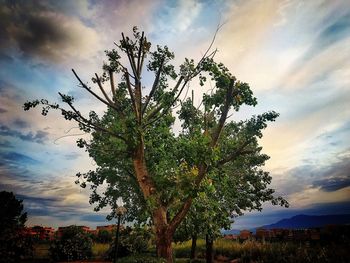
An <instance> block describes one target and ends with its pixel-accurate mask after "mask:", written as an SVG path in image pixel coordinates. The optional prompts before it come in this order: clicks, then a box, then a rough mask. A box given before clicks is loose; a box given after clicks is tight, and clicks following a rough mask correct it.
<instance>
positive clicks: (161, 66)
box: [142, 58, 164, 115]
mask: <svg viewBox="0 0 350 263" xmlns="http://www.w3.org/2000/svg"><path fill="white" fill-rule="evenodd" d="M163 63H164V58H163V59H162V60H161V62H160V66H159V69H158V71H157V74H156V77H155V79H154V82H153V85H152V89H151V91H150V93H149V94H148V97H147V100H146V102H145V104H144V106H143V108H142V115H143V114H144V113H145V111H146V109H147V106H148V103H149V102H150V101H151V99H152V97H153V95H154V93H155V91H156V89H157V87H158V83H159V77H160V74H161V72H162V69H163Z"/></svg>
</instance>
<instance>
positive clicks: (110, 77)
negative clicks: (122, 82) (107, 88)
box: [108, 70, 117, 103]
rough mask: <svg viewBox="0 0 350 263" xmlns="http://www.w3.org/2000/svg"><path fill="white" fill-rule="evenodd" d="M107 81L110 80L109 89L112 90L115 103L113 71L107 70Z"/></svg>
mask: <svg viewBox="0 0 350 263" xmlns="http://www.w3.org/2000/svg"><path fill="white" fill-rule="evenodd" d="M108 73H109V82H110V85H111V91H112V94H113V100H114V103H116V101H115V100H116V99H117V98H116V96H117V94H116V91H115V85H114V76H113V71H111V70H110V71H109V72H108Z"/></svg>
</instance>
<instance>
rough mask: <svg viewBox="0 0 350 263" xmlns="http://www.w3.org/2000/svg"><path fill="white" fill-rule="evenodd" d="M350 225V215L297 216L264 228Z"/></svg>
mask: <svg viewBox="0 0 350 263" xmlns="http://www.w3.org/2000/svg"><path fill="white" fill-rule="evenodd" d="M346 224H350V214H346V215H322V216H309V215H296V216H293V217H291V218H288V219H282V220H280V221H278V222H277V223H275V224H271V225H265V226H262V228H265V229H271V228H289V229H293V228H312V227H322V226H325V225H346Z"/></svg>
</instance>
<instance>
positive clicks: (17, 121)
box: [12, 119, 30, 129]
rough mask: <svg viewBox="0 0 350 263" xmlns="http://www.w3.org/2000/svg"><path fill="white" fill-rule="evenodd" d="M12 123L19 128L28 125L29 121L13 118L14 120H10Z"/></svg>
mask: <svg viewBox="0 0 350 263" xmlns="http://www.w3.org/2000/svg"><path fill="white" fill-rule="evenodd" d="M12 125H13V126H15V127H17V128H20V129H23V128H28V127H30V124H29V122H27V121H25V120H21V119H15V120H14V121H13V122H12Z"/></svg>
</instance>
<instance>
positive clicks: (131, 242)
mask: <svg viewBox="0 0 350 263" xmlns="http://www.w3.org/2000/svg"><path fill="white" fill-rule="evenodd" d="M152 238H153V236H152V231H151V230H150V229H146V228H138V227H134V228H130V227H127V228H126V229H124V230H123V231H121V232H120V235H119V246H118V258H122V257H126V256H130V255H135V254H140V253H148V252H149V250H150V246H151V242H152ZM114 242H115V237H114V238H113V242H112V243H111V246H110V249H109V250H108V252H107V259H113V257H114V255H115V253H114V251H115V243H114Z"/></svg>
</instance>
